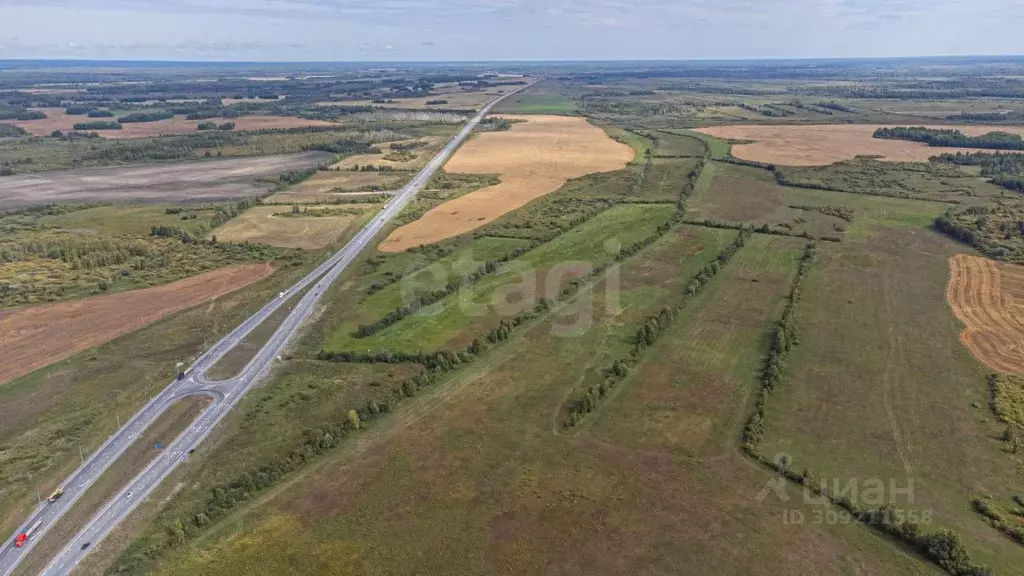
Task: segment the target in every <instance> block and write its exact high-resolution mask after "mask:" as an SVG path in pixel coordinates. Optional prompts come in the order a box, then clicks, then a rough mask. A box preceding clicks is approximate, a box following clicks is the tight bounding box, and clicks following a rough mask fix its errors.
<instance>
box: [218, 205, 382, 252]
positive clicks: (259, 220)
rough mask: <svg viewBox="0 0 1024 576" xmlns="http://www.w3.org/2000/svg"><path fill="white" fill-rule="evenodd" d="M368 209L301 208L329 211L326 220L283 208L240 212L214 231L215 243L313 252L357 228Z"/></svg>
mask: <svg viewBox="0 0 1024 576" xmlns="http://www.w3.org/2000/svg"><path fill="white" fill-rule="evenodd" d="M371 206H372V208H373V209H377V208H379V206H374V205H366V204H349V205H344V206H303V207H302V208H303V209H304V210H309V211H316V210H330V211H332V212H336V214H332V215H330V216H299V217H293V216H289V215H287V214H289V213H290V209H289V208H288V207H287V206H256V207H253V208H250V209H248V210H246V211H245V212H243V213H242V214H241V215H239V216H238V217H236V218H234V219H233V220H231V221H230V222H228V223H227V224H225V225H223V226H221V227H220V228H218V229H217V230H215V231H214V233H213V234H214V235H215V236H217V239H218V240H226V241H228V242H246V241H248V242H257V243H260V244H269V245H271V246H279V247H281V248H302V249H305V250H316V249H319V248H323V247H325V246H327V245H329V244H330V243H331V242H334V241H335V240H337V239H338V237H340V236H341V235H342V234H344V233H345V231H346V230H348V229H349V228H350V227H351V226H353V225H355V224H357V223H358V222H359V221H360V220H361V219H362V218H363V215H364V214H365V213H366V211H367V210H368V209H369V208H370V207H371Z"/></svg>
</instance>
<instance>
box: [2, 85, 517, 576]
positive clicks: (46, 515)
mask: <svg viewBox="0 0 1024 576" xmlns="http://www.w3.org/2000/svg"><path fill="white" fill-rule="evenodd" d="M528 86H529V85H526V86H521V87H519V88H517V89H515V90H512V91H510V92H508V93H507V94H503V95H502V96H500V97H498V98H496V99H495V100H493V101H491V102H490V103H488V104H487V105H486V106H484V107H483V108H482V109H481V110H480V111H479V112H478V113H477V115H476V116H474V117H473V118H472V119H471V120H470V121H469V122H467V123H466V124H465V126H463V128H462V129H461V130H460V131H459V133H458V134H457V135H456V136H455V137H454V138H452V140H451V141H450V142H449V143H448V144H447V145H446V146H445V147H444V148H443V149H442V150H441V151H440V152H438V153H437V155H436V156H434V158H432V159H431V160H430V162H428V163H427V165H426V166H424V168H423V169H422V170H421V171H420V172H419V173H417V174H416V176H414V177H413V179H412V180H410V181H409V183H408V184H406V185H405V186H404V187H403V188H402V189H400V190H398V191H397V192H396V193H395V195H394V197H393V198H392V199H391V200H390V201H389V202H388V203H387V204H386V205H385V207H384V208H383V209H382V210H381V211H380V212H379V213H378V214H377V215H376V216H374V218H373V220H371V221H370V222H369V223H368V224H367V225H366V226H365V227H364V228H363V229H362V230H360V231H359V233H358V234H356V236H355V237H354V238H352V240H350V241H349V242H348V244H346V245H345V246H344V247H343V248H342V249H341V250H339V251H338V252H336V253H335V254H333V255H332V256H331V257H330V258H328V259H327V260H326V261H324V262H323V263H322V264H321V265H319V266H318V267H317V268H316V269H315V270H313V271H312V272H310V273H309V274H308V275H306V276H305V277H304V278H303V279H302V280H300V281H299V282H297V283H296V284H295V285H293V286H292V287H291V288H289V289H288V290H287V291H286V292H285V293H284V295H283V296H281V297H279V298H275V299H274V300H272V301H271V302H269V303H268V304H267V305H266V306H264V307H263V308H262V309H260V310H259V311H258V312H256V313H255V314H253V315H252V316H250V317H249V318H248V319H246V320H245V321H244V322H243V323H242V324H241V325H239V326H238V327H237V328H235V329H234V330H232V331H231V332H230V333H229V334H228V335H227V336H225V337H224V338H222V339H221V340H220V341H218V342H217V343H216V344H214V346H213V347H212V348H210V349H209V350H207V351H206V352H204V353H203V354H202V355H200V356H199V358H198V359H197V360H196V361H195V362H194V363H193V364H192V365H191V366H189V367H188V368H187V369H186V370H185V377H184V378H183V379H181V380H174V381H173V382H171V383H170V385H168V386H167V387H166V388H164V389H163V391H161V392H160V393H159V394H158V395H156V396H155V397H153V398H152V399H151V400H150V401H149V402H148V403H147V404H146V405H145V406H143V407H142V409H141V410H139V411H138V412H137V413H136V414H135V415H133V416H132V417H131V419H129V420H128V421H127V422H125V424H124V425H123V426H122V427H121V428H120V429H118V430H117V432H115V433H114V434H113V435H112V436H110V438H108V439H107V440H106V442H104V444H103V445H102V446H100V448H99V449H97V450H96V451H95V452H93V453H92V454H91V455H90V456H89V457H88V458H87V459H86V460H85V461H84V462H83V463H82V465H81V466H80V467H79V468H78V469H77V470H75V471H74V472H73V473H72V474H71V475H70V476H69V477H68V478H67V479H66V480H65V481H64V483H63V484H62V486H63V487H64V495H63V496H62V497H61V498H60V499H58V500H57V501H56V502H54V503H47V502H45V501H44V502H43V503H42V504H40V505H39V506H38V507H37V508H36V510H35V511H34V512H33V513H32V515H31V516H29V517H28V518H27V519H26V520H25V522H24V523H23V524H22V525H21V526H20V527H19V528H18V530H17V532H15V534H14V536H12V537H11V539H10V540H9V541H8V542H6V543H4V545H3V547H2V548H0V576H9V575H10V574H12V573H13V572H14V571H15V570H16V569H17V567H18V565H19V563H20V562H21V560H22V559H23V558H25V557H26V556H27V555H28V553H29V552H30V551H31V550H32V548H33V547H34V546H35V544H36V543H37V542H39V541H40V540H41V539H42V538H43V536H44V535H45V534H46V532H47V531H48V530H49V529H50V528H51V527H53V526H54V525H55V524H56V523H57V521H58V520H59V519H60V518H61V517H62V516H63V515H64V514H65V513H66V512H67V511H68V510H69V509H70V508H71V507H72V505H74V503H75V502H76V501H77V500H78V499H79V498H80V497H81V496H82V495H83V494H84V493H85V492H86V491H88V490H89V488H90V487H91V486H92V485H93V483H94V482H95V481H96V480H97V478H99V477H100V476H101V475H102V474H103V473H104V472H105V471H106V470H107V469H108V468H109V467H110V466H111V465H113V464H114V463H116V461H117V459H118V458H119V457H120V456H121V455H122V454H123V453H124V452H125V451H126V450H127V449H128V448H129V447H130V446H131V445H132V444H133V443H134V442H135V440H136V439H138V437H139V436H140V435H141V434H142V433H143V431H145V430H146V429H147V428H148V427H149V426H150V425H152V424H153V423H154V422H155V421H156V420H157V418H159V416H160V415H161V414H163V413H164V411H166V410H167V409H168V408H169V407H170V406H171V405H173V404H174V403H175V402H177V401H178V400H180V399H182V398H185V397H188V396H194V395H207V396H210V397H211V398H212V402H211V403H210V404H209V405H208V406H207V407H206V408H205V409H204V410H203V412H202V413H201V414H200V415H199V416H198V417H197V418H196V420H195V421H194V422H193V423H192V424H191V425H190V426H189V427H188V428H187V429H186V430H185V431H184V432H182V433H181V434H180V435H179V436H178V437H177V438H175V439H174V441H173V442H171V443H170V444H169V445H168V446H167V447H166V448H165V449H163V450H162V451H161V452H160V453H159V454H158V455H157V456H156V457H155V458H154V459H153V460H152V461H151V462H150V464H149V465H148V466H147V467H146V468H145V469H144V470H143V471H142V472H140V473H139V474H138V475H137V476H136V477H135V478H134V479H132V480H131V481H130V482H129V483H128V484H127V485H126V486H125V487H124V488H123V489H122V490H121V492H120V493H118V494H117V495H116V496H115V497H114V498H113V499H111V500H110V501H109V502H107V503H106V504H105V505H104V506H103V508H101V509H100V511H99V512H97V513H96V514H95V515H94V516H93V517H92V519H91V520H89V522H88V523H87V524H86V525H85V527H84V528H83V529H82V530H81V531H80V532H79V533H78V534H77V535H75V537H74V538H72V539H71V540H70V541H69V542H68V543H67V544H66V546H65V547H64V548H63V549H62V550H61V552H60V553H59V554H58V555H57V556H56V557H55V558H53V560H52V561H51V562H50V564H49V565H48V566H47V567H46V569H45V570H44V571H43V572H42V574H45V575H53V576H55V575H58V574H68V573H70V572H71V570H72V569H74V567H75V566H77V565H78V563H79V562H80V561H81V560H82V558H84V557H85V556H86V555H87V554H89V553H90V552H91V551H92V550H94V549H95V548H96V546H97V545H98V544H99V542H100V541H101V540H103V538H104V537H106V536H107V535H108V534H109V533H110V532H111V531H112V530H113V529H114V528H115V527H116V526H117V525H118V524H119V523H120V522H121V521H122V520H124V519H125V518H126V517H127V516H128V514H130V513H131V512H132V510H134V509H135V507H136V506H138V504H139V503H140V502H142V501H143V500H145V499H146V497H147V496H149V495H150V493H151V492H152V491H153V490H155V489H156V487H157V486H158V485H159V484H160V483H161V482H162V481H163V480H164V479H165V478H166V477H167V476H168V475H169V474H170V473H171V472H172V471H173V470H174V469H175V468H176V467H177V466H178V465H179V464H181V463H182V462H183V461H184V460H185V459H186V458H188V457H189V456H188V453H189V451H190V450H191V449H193V448H195V447H196V446H197V445H198V444H199V443H200V442H202V441H203V439H205V438H206V437H207V435H209V433H210V431H211V430H212V429H213V428H214V427H215V426H216V425H217V423H218V422H220V421H221V420H222V419H223V418H224V417H225V416H226V415H227V413H228V412H229V411H230V410H231V409H232V408H233V407H234V406H235V405H236V404H237V403H238V402H239V401H240V400H241V399H242V398H243V397H244V396H245V394H246V393H247V392H248V391H249V390H250V389H252V387H253V386H255V385H256V384H258V383H259V382H261V381H262V380H263V379H264V378H265V377H266V376H267V375H268V374H269V373H270V371H271V369H272V368H273V366H274V363H275V361H276V359H277V357H278V356H279V355H280V354H281V353H282V351H283V350H284V348H285V347H286V346H287V345H288V343H289V342H291V340H292V339H293V338H294V337H295V335H296V334H297V333H298V331H299V329H300V328H301V327H302V325H303V323H304V322H305V321H306V319H307V318H309V316H310V315H311V314H312V313H313V312H314V310H315V309H316V307H317V304H318V303H319V302H320V299H321V298H322V297H323V295H324V293H325V292H326V291H327V289H328V288H329V287H330V286H331V284H332V283H333V282H334V281H335V280H336V279H337V278H338V276H339V275H341V273H342V272H344V271H345V269H346V268H347V267H348V266H349V265H350V264H351V263H352V262H353V261H354V260H355V259H356V257H357V256H358V255H359V253H361V252H362V251H363V250H364V249H366V248H367V247H369V246H370V245H371V244H372V243H373V240H374V238H375V237H376V236H377V235H378V234H380V233H381V232H382V231H383V230H384V227H385V226H386V225H387V224H388V222H389V221H390V220H391V219H393V218H394V217H395V216H397V215H398V213H399V212H401V211H402V209H403V208H404V207H405V206H406V204H408V203H409V201H410V200H412V198H413V197H414V196H415V195H416V193H417V192H418V191H419V190H420V189H421V188H422V187H423V186H424V185H425V184H426V183H427V182H428V181H429V180H430V178H431V176H433V174H434V172H436V171H437V170H438V169H439V168H441V167H442V166H444V164H445V162H446V161H447V160H448V158H449V157H450V156H451V155H452V153H453V152H454V151H455V150H456V149H457V148H458V147H459V145H460V144H462V142H463V141H464V140H465V139H466V137H467V136H469V134H470V132H472V130H473V129H474V128H475V127H476V125H477V124H478V123H479V122H480V120H482V119H483V117H484V116H486V115H487V113H488V112H489V111H490V110H491V108H492V107H493V106H494V105H496V104H497V103H498V102H500V101H501V100H503V99H505V98H507V97H508V96H511V95H512V94H515V93H516V92H518V91H520V90H523V89H524V88H527V87H528ZM306 288H309V290H308V291H307V292H306V293H305V295H303V296H302V298H301V299H300V300H299V301H298V303H297V304H295V305H294V306H293V307H292V310H291V312H290V313H289V314H288V316H287V317H286V318H285V320H284V321H283V322H282V323H281V325H280V326H279V327H278V328H277V330H276V331H275V332H274V334H273V335H272V336H271V338H270V340H269V341H268V342H267V343H266V344H265V345H264V346H263V347H262V348H261V349H260V350H259V351H258V352H257V353H256V354H255V355H254V357H253V358H252V360H250V362H249V363H248V364H247V365H246V366H245V367H244V368H243V369H242V370H241V371H240V372H239V373H238V374H237V375H236V376H235V377H233V378H230V379H228V380H222V381H213V380H210V379H208V378H206V377H205V374H206V373H207V372H208V371H209V370H210V368H212V367H213V366H214V365H215V364H216V363H217V361H218V360H220V359H221V358H222V357H224V355H225V354H227V353H228V352H229V351H230V350H231V349H233V348H234V347H235V346H236V345H238V344H239V343H240V342H241V341H242V340H243V339H244V338H245V337H246V336H247V335H248V334H250V333H251V332H252V331H253V330H254V329H255V328H256V327H257V326H259V325H260V324H261V323H263V322H264V321H265V320H266V319H267V318H269V317H270V315H271V314H273V313H274V311H276V310H277V309H278V308H279V307H281V306H282V305H284V303H285V302H287V301H288V300H289V299H291V298H292V297H293V296H295V295H297V294H299V293H300V292H302V291H303V290H304V289H306ZM37 520H41V521H42V524H41V526H40V528H39V529H37V530H36V532H35V533H34V534H33V535H32V537H31V538H30V539H29V540H28V541H27V542H26V543H25V545H24V546H23V547H22V548H17V547H15V545H14V538H15V537H16V536H17V534H20V533H22V532H24V531H25V530H26V529H27V528H28V527H29V526H31V525H32V524H34V523H35V522H36V521H37ZM86 544H88V546H86V547H85V549H83V546H85V545H86Z"/></svg>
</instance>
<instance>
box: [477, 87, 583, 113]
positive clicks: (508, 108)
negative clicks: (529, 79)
mask: <svg viewBox="0 0 1024 576" xmlns="http://www.w3.org/2000/svg"><path fill="white" fill-rule="evenodd" d="M575 109H576V104H575V103H574V102H573V101H572V100H569V99H568V98H566V97H565V96H563V95H561V94H545V93H534V91H532V90H531V91H527V92H522V93H519V94H516V95H514V96H509V97H508V98H507V99H505V100H504V101H502V103H501V104H498V106H497V108H496V109H495V112H498V113H502V114H572V113H573V111H574V110H575Z"/></svg>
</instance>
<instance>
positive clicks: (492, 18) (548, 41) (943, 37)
mask: <svg viewBox="0 0 1024 576" xmlns="http://www.w3.org/2000/svg"><path fill="white" fill-rule="evenodd" d="M0 22H4V24H5V25H4V26H3V27H2V31H0V58H59V59H64V58H68V59H129V60H218V61H224V60H241V61H375V60H376V61H381V60H383V61H423V60H426V61H443V60H463V61H464V60H636V59H692V58H699V59H709V58H712V59H713V58H835V57H886V56H934V55H959V54H972V55H973V54H1024V34H1021V32H1020V31H1021V30H1024V0H969V1H968V0H361V1H356V0H0Z"/></svg>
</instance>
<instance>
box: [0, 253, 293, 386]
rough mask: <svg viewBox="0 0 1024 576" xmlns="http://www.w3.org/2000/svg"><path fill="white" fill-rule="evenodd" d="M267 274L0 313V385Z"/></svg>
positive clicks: (210, 277) (228, 275)
mask: <svg viewBox="0 0 1024 576" xmlns="http://www.w3.org/2000/svg"><path fill="white" fill-rule="evenodd" d="M273 271H274V268H273V266H271V265H270V264H238V265H234V266H227V267H224V268H220V269H218V270H212V271H210V272H206V273H204V274H199V275H198V276H193V277H191V278H185V279H184V280H179V281H177V282H172V283H170V284H165V285H163V286H157V287H154V288H145V289H142V290H132V291H130V292H121V293H117V294H104V295H101V296H94V297H91V298H82V299H79V300H70V301H67V302H57V303H55V304H46V305H43V306H32V307H27V308H14V309H10V310H0V384H2V383H4V382H8V381H10V380H13V379H15V378H17V377H19V376H23V375H25V374H28V373H29V372H32V371H33V370H35V369H37V368H42V367H43V366H47V365H50V364H52V363H54V362H57V361H59V360H63V359H65V358H68V357H70V356H73V355H74V354H77V353H78V352H81V351H82V350H86V349H88V348H92V347H93V346H98V345H100V344H103V343H104V342H107V341H109V340H113V339H114V338H117V337H118V336H121V335H122V334H127V333H128V332H131V331H133V330H138V329H139V328H142V327H143V326H146V325H148V324H151V323H153V322H156V321H157V320H159V319H161V318H163V317H164V316H167V315H169V314H173V313H175V312H178V311H180V310H184V309H186V308H191V307H192V306H196V305H197V304H202V303H203V302H206V301H207V300H212V299H214V298H217V297H219V296H222V295H224V294H227V293H229V292H233V291H235V290H238V289H239V288H242V287H244V286H248V285H249V284H252V283H253V282H255V281H257V280H260V279H262V278H266V277H267V276H269V275H270V274H271V273H272V272H273Z"/></svg>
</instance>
